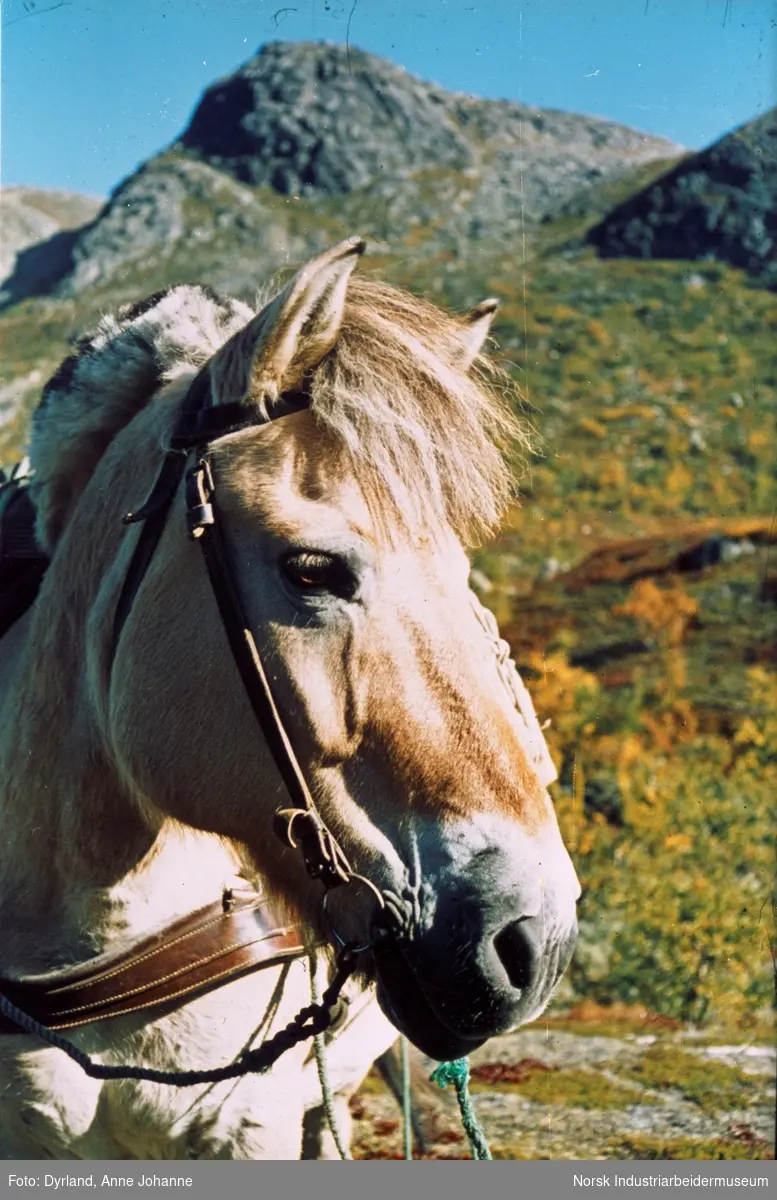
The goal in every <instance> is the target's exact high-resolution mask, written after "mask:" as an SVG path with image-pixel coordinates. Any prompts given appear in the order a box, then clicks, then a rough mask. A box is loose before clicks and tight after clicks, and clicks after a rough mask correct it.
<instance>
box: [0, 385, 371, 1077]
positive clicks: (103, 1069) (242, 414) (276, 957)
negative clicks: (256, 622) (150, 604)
mask: <svg viewBox="0 0 777 1200" xmlns="http://www.w3.org/2000/svg"><path fill="white" fill-rule="evenodd" d="M211 400H212V395H211V386H210V371H209V367H208V365H207V364H206V365H205V366H204V367H203V368H202V369H201V370H200V371H199V373H198V374H197V375H196V376H195V378H194V380H193V381H192V383H191V385H190V387H189V389H188V391H187V393H186V395H185V397H184V400H183V403H182V405H181V408H180V411H179V415H178V420H177V422H176V425H175V427H174V429H173V432H172V434H171V436H170V438H169V441H168V448H167V450H166V451H165V454H164V458H163V460H162V465H161V467H160V469H159V473H158V475H157V478H156V481H155V482H154V485H153V487H152V489H151V492H150V493H149V496H148V498H147V500H146V501H145V502H144V503H143V504H142V505H141V507H140V508H138V509H137V510H136V511H134V512H130V513H128V514H127V515H126V516H125V517H124V518H123V523H124V524H125V525H135V524H140V525H141V526H142V528H141V531H140V536H139V538H138V541H137V542H136V544H135V548H134V550H133V552H132V557H131V559H130V563H129V566H128V568H127V573H126V575H125V577H124V583H123V585H122V589H121V592H120V594H119V599H118V602H117V605H116V612H115V617H114V625H113V638H112V655H111V662H113V659H114V658H115V655H116V652H117V650H118V648H119V643H120V640H121V636H122V633H123V630H124V628H125V625H126V623H127V620H128V618H129V616H130V613H131V611H132V606H133V604H134V601H135V598H136V596H137V594H138V591H139V589H140V587H141V585H142V583H143V579H144V577H145V574H146V571H147V570H148V567H149V565H150V563H151V560H152V558H153V555H154V551H155V550H156V548H157V546H158V544H159V540H160V538H161V536H162V532H163V530H164V528H165V524H166V522H167V518H168V515H169V513H170V510H171V508H172V506H173V503H174V501H175V498H176V496H177V494H178V492H179V490H180V487H181V483H182V482H185V502H186V524H187V529H188V533H189V536H190V537H191V538H192V539H193V540H194V541H197V542H199V544H200V546H201V548H202V552H203V557H204V560H205V566H206V569H207V572H208V578H209V579H210V583H211V587H212V589H213V594H214V597H215V600H216V604H217V606H218V610H219V614H220V616H221V621H222V624H223V626H224V630H225V633H226V635H227V640H228V642H229V646H230V649H231V651H232V656H233V658H234V660H235V664H236V666H237V669H238V672H239V674H240V678H241V680H242V682H243V687H244V689H245V692H246V694H247V696H248V699H249V701H250V704H251V708H252V709H253V712H254V715H255V717H256V720H257V722H258V724H259V728H260V730H261V732H262V735H263V737H264V740H265V742H266V743H267V746H268V748H269V750H270V752H271V754H272V757H273V759H274V761H275V764H276V766H277V768H278V771H279V773H280V775H281V778H282V780H283V783H284V785H285V787H286V790H287V792H288V794H289V797H290V800H291V806H290V807H288V808H282V809H279V810H278V811H277V812H276V815H275V821H274V830H275V832H276V834H277V835H278V836H279V837H280V838H281V839H282V840H283V841H284V842H285V844H286V845H287V846H290V847H292V848H294V849H296V848H299V849H300V850H301V852H302V857H303V861H304V864H305V868H306V870H307V873H308V875H309V876H310V878H311V879H318V880H320V881H321V883H322V884H323V885H324V889H325V890H324V897H323V898H324V900H325V899H326V895H327V894H328V892H329V891H330V890H331V889H332V888H335V887H341V886H342V885H343V884H347V883H351V882H352V881H356V880H358V881H359V882H361V883H363V884H365V885H366V886H367V887H368V888H369V889H370V890H371V891H372V892H373V894H374V896H375V898H376V900H377V902H378V904H379V905H380V907H381V908H385V907H386V905H385V900H384V896H383V894H382V893H381V892H380V890H379V889H378V888H377V887H376V886H375V885H374V884H373V883H372V882H371V881H370V880H369V879H366V878H365V877H364V876H363V875H359V874H358V873H357V872H356V871H354V870H353V868H352V867H351V864H350V863H349V861H348V858H347V856H346V854H345V851H344V850H343V849H342V847H341V846H340V844H339V843H338V841H337V839H336V838H335V836H334V834H333V833H332V832H331V830H330V829H328V828H327V825H326V823H325V822H324V819H323V817H322V816H321V814H320V813H319V811H318V809H317V807H316V804H315V801H314V799H313V796H312V794H311V792H310V789H309V787H308V785H307V782H306V780H305V777H304V775H303V772H302V768H301V767H300V764H299V762H298V760H297V757H296V754H295V753H294V748H293V746H292V744H291V741H290V739H289V736H288V734H287V732H286V729H285V727H284V724H283V720H282V718H281V715H280V713H279V711H278V708H277V705H276V703H275V699H274V697H273V694H272V690H271V688H270V683H269V680H268V679H267V675H266V672H265V670H264V666H263V664H262V660H261V656H260V654H259V651H258V648H257V645H256V641H255V639H254V636H253V633H252V631H251V629H250V626H249V623H248V621H247V619H246V617H245V610H244V608H243V604H242V600H241V597H240V593H239V590H238V587H237V583H236V581H235V578H234V574H233V572H232V570H231V568H230V563H229V556H228V553H227V547H226V544H225V542H224V538H223V536H222V534H221V530H220V528H219V523H218V516H219V511H218V505H217V502H216V483H215V479H214V474H213V465H212V447H213V445H214V443H216V442H218V441H220V440H221V439H222V438H225V437H228V436H230V434H233V433H239V432H241V431H242V430H246V429H251V428H258V427H261V426H262V425H265V424H268V423H269V422H270V421H272V420H277V419H279V418H280V417H283V416H287V415H290V414H291V413H293V412H300V411H302V410H303V409H305V408H307V407H308V405H309V403H310V397H309V394H308V393H307V392H305V391H302V390H298V391H290V392H286V393H284V394H283V395H282V396H281V397H280V398H279V400H278V401H277V402H275V403H274V404H273V406H272V411H271V412H270V413H269V414H268V413H267V411H266V410H262V409H259V408H257V407H255V406H253V405H250V404H249V403H248V402H245V403H232V404H223V405H213V404H212V403H211ZM254 908H255V909H256V910H257V913H259V910H260V905H259V903H258V902H257V903H256V904H255V905H254ZM204 915H205V916H207V918H208V919H207V920H204V921H201V926H202V928H203V929H208V930H209V929H210V928H211V926H212V924H213V921H212V920H211V914H210V910H208V912H207V913H206V914H204ZM231 919H232V916H231V910H229V909H225V911H224V921H225V922H227V921H229V920H231ZM389 920H390V918H389ZM332 932H333V934H334V937H335V939H336V941H337V942H338V944H339V946H340V950H339V953H338V955H337V961H336V966H335V972H334V976H333V978H332V982H331V983H330V985H329V987H328V988H327V990H326V992H325V993H324V995H323V997H322V999H321V1002H320V1003H317V1004H311V1005H308V1006H307V1007H306V1008H304V1009H302V1010H301V1011H300V1012H299V1013H298V1014H297V1016H296V1017H295V1018H294V1020H293V1021H292V1022H291V1023H290V1024H289V1025H288V1026H286V1028H285V1029H282V1030H280V1032H279V1033H277V1034H276V1035H275V1036H274V1037H273V1038H271V1039H269V1040H268V1041H266V1042H264V1043H262V1045H261V1046H259V1047H257V1048H256V1049H250V1050H248V1051H246V1052H245V1053H244V1054H242V1055H241V1056H240V1058H239V1059H238V1060H237V1061H236V1062H234V1063H231V1064H229V1065H228V1066H225V1067H219V1068H214V1069H211V1070H206V1071H183V1072H179V1071H158V1070H153V1069H149V1068H145V1067H140V1066H133V1065H130V1066H125V1067H118V1066H116V1067H114V1066H105V1065H104V1064H101V1063H96V1062H94V1061H93V1060H92V1059H90V1058H89V1056H88V1055H86V1054H84V1053H83V1051H81V1050H80V1049H79V1048H78V1047H76V1046H75V1045H74V1044H73V1043H72V1042H69V1041H67V1040H66V1039H65V1038H63V1037H61V1036H60V1035H59V1034H57V1033H56V1032H54V1030H53V1028H52V1027H51V1026H54V1027H59V1028H66V1027H67V1025H66V1024H65V1022H64V1021H62V1020H61V1019H60V1014H59V1013H57V1011H56V1009H55V1010H54V1015H55V1018H56V1019H55V1020H50V1021H49V1022H47V1023H46V1024H44V1023H43V1022H42V1021H41V1020H39V1019H38V1017H37V1016H32V1015H30V1012H29V1011H25V1010H24V1009H22V1008H21V1007H19V1005H18V1004H17V1003H15V1000H17V999H21V1000H22V1002H23V1003H24V1001H25V999H27V998H29V999H30V1000H31V1003H30V1004H28V1005H26V1007H27V1008H30V1007H32V1008H33V1009H34V1008H37V1009H38V1013H39V1015H45V1013H46V1012H47V1009H46V1003H47V1000H49V997H50V995H52V994H54V993H52V987H54V991H55V992H61V991H62V990H66V988H65V989H63V988H62V987H57V986H55V985H56V984H58V983H59V982H60V980H59V979H58V978H55V976H57V973H54V975H52V976H50V977H46V979H47V980H53V983H49V984H48V992H47V991H46V986H45V985H38V984H36V983H33V982H32V981H31V983H30V984H29V985H15V984H14V982H13V981H2V980H0V984H1V985H2V989H3V991H2V994H0V1032H4V1031H5V1032H11V1030H10V1029H7V1028H6V1029H5V1030H3V1027H2V1018H3V1017H4V1018H6V1021H7V1022H10V1024H11V1027H12V1029H13V1028H14V1027H15V1029H16V1030H18V1029H22V1030H24V1031H26V1032H28V1033H32V1034H34V1035H37V1036H38V1037H41V1038H43V1039H44V1040H45V1041H46V1042H48V1044H49V1045H52V1046H55V1047H56V1048H58V1049H61V1050H63V1051H64V1052H65V1053H66V1054H67V1055H68V1057H70V1058H71V1059H73V1060H74V1061H76V1062H77V1063H78V1064H79V1066H81V1067H82V1069H83V1070H84V1071H85V1072H86V1074H88V1075H90V1076H91V1077H92V1078H96V1079H145V1080H149V1081H152V1082H158V1083H170V1084H174V1085H176V1086H187V1085H191V1084H195V1083H208V1082H216V1081H217V1080H221V1079H231V1078H237V1077H239V1076H241V1075H245V1074H248V1073H249V1072H263V1071H266V1070H268V1069H269V1067H270V1066H272V1065H273V1063H275V1062H276V1061H277V1060H278V1058H280V1056H281V1055H282V1054H284V1053H285V1052H286V1050H288V1049H291V1047H292V1046H294V1045H296V1044H297V1043H298V1042H300V1041H302V1040H305V1039H307V1038H309V1037H313V1036H315V1035H316V1034H318V1033H321V1032H323V1031H324V1030H326V1029H329V1028H331V1027H332V1025H333V1024H334V1023H335V1022H336V1020H337V1019H338V1016H339V1014H340V1011H341V1003H340V1001H341V996H340V993H341V991H342V988H343V987H344V985H345V983H346V982H347V980H348V978H349V976H350V975H351V974H352V972H353V970H354V968H355V965H356V956H357V954H358V953H359V951H361V950H366V949H367V948H368V947H367V946H358V947H357V946H355V945H352V944H347V943H345V942H343V940H342V939H341V938H339V937H338V936H337V934H336V933H334V930H333V931H332ZM197 933H198V936H199V926H198V930H197ZM289 933H290V931H286V930H278V931H275V930H273V933H272V935H271V938H267V937H265V938H264V939H262V938H260V937H251V936H250V935H248V936H246V938H245V940H244V944H245V946H253V945H254V943H258V942H260V941H262V940H264V941H266V942H267V945H266V947H265V946H262V949H261V951H253V952H252V958H251V961H250V962H248V961H246V962H245V963H243V962H241V964H239V967H240V968H242V969H241V973H245V971H246V970H258V969H261V967H262V966H270V965H275V964H276V963H279V962H281V961H283V960H284V959H289V958H292V957H301V956H302V955H303V954H304V953H306V951H305V948H304V946H303V944H302V943H301V942H299V941H298V940H297V941H295V939H294V938H293V937H290V936H289ZM384 933H385V930H384ZM166 937H167V938H168V939H169V944H171V945H172V944H176V945H177V944H178V942H179V941H180V939H179V938H178V937H173V938H172V939H171V937H170V932H169V931H166ZM273 939H274V940H273ZM284 939H285V940H284ZM222 941H223V934H222ZM199 945H200V946H201V947H202V951H204V950H205V949H207V950H210V949H211V946H210V944H209V943H208V945H207V946H205V943H204V942H203V941H202V938H200V943H199ZM230 949H233V947H232V946H230ZM220 950H221V946H220V945H219V951H220ZM147 957H148V956H147V955H142V956H136V957H135V958H133V959H132V960H131V962H130V966H131V967H133V968H134V967H135V963H136V962H140V961H142V959H143V958H147ZM210 957H214V956H210V955H206V954H205V953H204V952H201V953H200V958H199V959H197V958H196V956H195V960H194V965H195V966H196V967H197V968H198V969H199V967H200V965H201V962H205V961H206V960H207V961H209V960H210ZM128 962H129V960H128ZM87 965H88V964H87ZM311 969H312V966H311ZM61 974H62V975H63V977H64V976H67V975H68V972H67V971H66V972H64V973H61ZM108 974H110V975H115V974H116V971H115V969H112V970H111V971H110V972H108ZM232 977H234V972H231V973H230V974H229V978H232ZM91 978H92V976H91V975H90V976H89V982H91ZM221 981H222V982H227V981H228V980H227V979H226V978H222V980H221ZM204 984H205V986H217V984H215V983H214V982H213V978H207V979H205V981H204ZM67 986H70V985H69V984H68V985H67ZM195 986H196V985H193V986H192V988H188V989H187V991H186V994H188V993H189V992H190V991H192V990H194V987H195ZM182 989H183V985H182ZM149 990H151V989H149ZM181 994H182V995H183V994H184V993H183V990H181ZM172 998H173V997H170V996H166V997H165V998H164V999H163V1000H161V1001H158V1002H157V1005H155V1004H154V1003H153V1002H151V1003H149V1004H148V1005H140V1004H139V1005H137V1006H135V1008H134V1009H130V1010H127V1009H124V1011H137V1008H140V1007H144V1008H145V1007H156V1006H158V1004H159V1003H164V1001H165V1000H167V1001H168V1002H169V1000H170V999H172ZM119 999H123V997H120V998H119ZM114 1000H115V998H114V997H111V1003H112V1004H113V1008H111V1009H109V1008H108V1007H107V1006H106V1007H104V1008H103V1011H102V1012H99V1011H98V1009H99V1005H98V1004H97V1003H95V1006H94V1009H93V1010H92V1019H97V1020H99V1019H100V1017H101V1016H112V1015H120V1011H119V1009H118V1008H117V1007H116V1005H115V1003H114ZM49 1003H50V1000H49ZM83 1016H84V1017H85V1019H81V1020H76V1021H70V1022H69V1024H85V1023H88V1021H89V1016H88V1015H87V1013H86V1012H85V1011H84V1013H83Z"/></svg>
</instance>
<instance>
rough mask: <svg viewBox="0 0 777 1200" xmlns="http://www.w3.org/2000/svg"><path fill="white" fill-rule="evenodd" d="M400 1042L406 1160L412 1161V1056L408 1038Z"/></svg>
mask: <svg viewBox="0 0 777 1200" xmlns="http://www.w3.org/2000/svg"><path fill="white" fill-rule="evenodd" d="M399 1040H400V1045H401V1047H402V1117H403V1132H404V1138H405V1158H406V1159H412V1157H413V1110H412V1101H411V1098H410V1055H409V1052H408V1045H407V1038H406V1037H404V1036H403V1037H401V1038H400V1039H399Z"/></svg>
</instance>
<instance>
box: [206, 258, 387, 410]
mask: <svg viewBox="0 0 777 1200" xmlns="http://www.w3.org/2000/svg"><path fill="white" fill-rule="evenodd" d="M364 249H365V243H364V241H362V240H361V239H360V238H359V239H357V238H352V239H348V240H347V241H344V242H340V243H339V245H337V246H334V247H333V248H332V249H331V250H327V251H326V253H325V254H320V255H319V256H318V257H317V258H313V259H311V260H310V262H308V263H306V264H305V266H304V267H302V268H301V269H300V270H299V271H298V272H297V274H296V275H295V276H294V278H293V279H292V280H291V281H290V282H289V283H288V284H287V285H286V287H285V288H284V289H283V291H282V292H280V293H279V294H278V295H277V296H276V297H275V299H274V300H272V301H271V302H270V303H269V304H268V305H267V307H266V308H264V309H263V310H262V312H260V313H259V315H258V316H256V317H254V318H253V320H251V321H249V323H248V325H246V327H245V329H242V330H241V331H240V333H238V334H236V335H235V336H234V337H233V338H231V339H230V340H229V341H228V342H227V343H226V344H225V345H224V346H223V347H222V348H221V350H219V351H218V353H217V354H216V355H214V358H213V360H212V362H211V367H210V374H211V381H212V387H213V392H214V396H215V398H216V401H217V403H220V404H224V403H229V402H231V401H242V400H256V401H259V402H267V401H270V402H271V401H272V400H274V399H276V398H277V397H278V396H280V395H281V394H282V393H283V392H288V391H290V390H292V389H293V388H296V387H299V386H300V384H301V383H302V381H303V379H304V377H305V375H306V373H307V372H308V371H311V370H313V368H314V367H317V366H318V364H319V363H320V362H321V360H322V359H323V358H324V356H325V355H326V354H328V353H329V351H330V350H331V349H332V347H333V346H334V345H335V343H336V341H337V338H338V336H339V333H340V327H341V325H342V320H343V312H344V309H345V298H346V293H347V290H348V281H349V279H350V276H351V272H352V271H353V269H354V267H355V266H356V262H357V259H358V258H359V257H360V255H362V254H363V253H364Z"/></svg>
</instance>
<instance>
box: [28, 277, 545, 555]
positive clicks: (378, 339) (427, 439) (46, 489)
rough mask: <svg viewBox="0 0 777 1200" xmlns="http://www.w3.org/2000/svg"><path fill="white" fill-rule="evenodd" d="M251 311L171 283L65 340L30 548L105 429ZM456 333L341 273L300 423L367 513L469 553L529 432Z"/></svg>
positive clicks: (59, 524)
mask: <svg viewBox="0 0 777 1200" xmlns="http://www.w3.org/2000/svg"><path fill="white" fill-rule="evenodd" d="M269 298H271V297H270V296H268V297H266V298H265V299H266V300H269ZM262 307H264V304H261V305H260V306H259V308H260V309H261V308H262ZM252 316H254V310H253V309H251V308H249V306H248V305H246V304H243V303H242V302H240V301H237V300H233V299H230V298H227V297H223V296H220V295H218V294H217V293H216V292H214V291H213V290H212V289H211V288H209V287H207V286H202V285H189V284H182V285H178V286H176V287H173V288H170V289H168V290H166V291H164V292H158V293H155V294H154V295H153V296H150V297H149V298H148V299H147V300H144V301H142V302H140V303H138V304H134V305H130V306H127V307H125V308H123V309H120V310H119V311H118V312H117V313H116V314H115V315H114V316H105V317H103V318H102V319H101V321H100V322H99V324H98V326H97V328H96V330H95V331H94V333H92V334H90V335H87V336H86V337H84V338H82V339H81V340H80V341H79V342H78V344H77V347H76V351H75V353H74V354H72V355H70V356H69V357H68V358H67V359H66V360H65V361H64V362H63V363H62V365H61V366H60V367H59V369H58V370H57V371H56V372H55V374H54V375H53V376H52V378H51V379H50V380H49V381H48V383H47V384H46V385H45V387H44V389H43V393H42V397H41V401H40V403H39V405H38V407H37V409H36V411H35V414H34V416H33V424H32V433H31V439H30V446H29V454H30V462H31V466H32V468H33V471H34V481H35V482H34V499H35V503H36V506H37V509H38V538H39V541H40V542H41V544H42V546H43V548H44V549H46V550H47V551H48V552H49V553H51V552H52V551H53V549H54V546H55V545H56V542H57V541H58V539H59V537H60V535H61V533H62V530H63V529H64V527H65V525H66V523H67V520H68V518H69V516H70V514H71V513H72V511H73V509H74V507H75V505H76V503H77V501H78V498H79V496H80V494H81V493H82V491H83V489H84V488H85V486H86V484H87V482H88V480H89V478H90V476H91V474H92V473H93V471H94V470H95V468H96V466H97V463H98V461H99V459H100V458H101V457H102V455H103V454H104V453H105V450H106V449H107V447H108V445H109V444H110V442H111V441H112V440H113V438H114V437H115V436H116V435H117V433H118V432H119V431H120V430H121V429H122V428H123V427H124V426H125V425H127V424H128V423H129V422H130V421H131V420H132V418H133V417H134V416H135V415H136V414H137V413H138V412H139V411H140V410H141V409H142V408H144V407H145V406H146V405H147V404H148V403H149V402H151V401H152V399H153V397H154V396H155V395H156V394H157V393H158V391H159V390H160V388H162V387H163V386H165V385H167V384H171V383H173V382H175V381H180V382H181V384H184V383H185V382H186V381H188V380H189V379H190V378H192V377H193V376H194V374H195V373H196V372H197V371H198V370H199V368H200V367H201V366H202V365H203V364H204V363H205V362H207V361H208V359H209V358H211V357H212V355H213V354H215V353H216V351H217V350H218V349H219V348H220V347H221V346H222V345H223V344H224V343H225V342H226V341H227V340H228V339H229V338H230V337H231V336H232V335H233V334H235V333H236V332H238V330H240V329H242V328H243V327H244V326H245V325H246V324H247V323H248V321H249V320H250V319H251V317H252ZM461 324H462V322H461V320H457V318H454V317H451V316H450V315H448V314H446V313H444V312H443V311H442V310H440V309H439V308H437V307H435V306H434V305H432V304H430V303H429V302H427V301H425V300H423V299H420V298H419V297H417V296H414V295H411V294H410V293H408V292H405V291H402V290H400V289H399V288H395V287H392V286H389V285H388V284H385V283H377V282H374V281H371V280H369V279H364V278H359V277H354V278H352V280H351V282H350V285H349V290H348V298H347V302H346V307H345V313H344V318H343V324H342V329H341V334H340V337H339V339H338V342H337V345H336V346H335V348H334V350H333V351H332V352H331V353H330V354H329V355H327V357H326V358H325V359H324V360H323V362H322V363H321V364H320V365H319V366H318V367H317V368H316V369H315V371H314V372H313V373H312V376H311V378H310V380H309V383H308V386H309V390H310V396H311V405H310V407H311V411H312V413H313V415H314V418H315V419H316V420H317V421H318V422H319V423H320V424H321V425H322V426H323V427H324V428H325V429H326V430H327V431H328V432H329V433H330V434H332V435H333V436H334V440H335V442H336V443H338V444H339V445H340V446H341V447H342V448H343V450H344V451H345V453H346V455H347V456H348V458H349V459H350V461H351V463H352V465H353V469H354V471H355V473H356V475H357V478H358V480H359V483H360V485H361V486H362V488H363V489H364V491H365V494H366V495H367V498H368V501H369V502H371V507H373V508H377V509H378V510H381V509H382V510H383V512H384V515H385V513H386V512H387V511H389V510H390V511H392V512H393V513H394V514H395V515H397V516H399V517H400V518H402V517H405V516H407V515H408V510H409V509H410V510H412V512H413V514H414V515H415V516H416V517H418V516H419V515H420V516H422V517H423V518H424V519H425V520H427V521H430V520H431V521H436V522H438V523H443V522H447V524H449V525H450V526H451V527H452V528H453V530H454V531H455V533H456V534H457V536H458V537H459V538H460V539H461V540H462V541H463V542H464V543H465V544H469V543H471V542H473V541H474V540H476V539H479V538H481V537H483V536H485V535H487V534H488V533H490V532H491V531H492V530H493V529H494V528H495V526H496V525H497V523H498V521H499V519H500V516H501V515H502V513H503V511H504V508H505V506H506V505H507V503H508V502H509V500H510V498H511V495H512V489H513V478H514V475H513V471H512V470H511V460H512V459H513V458H514V456H515V451H516V449H517V450H519V451H520V450H521V449H524V450H525V449H527V448H529V446H530V445H531V437H530V432H529V430H528V428H527V427H526V426H525V425H524V424H523V423H522V422H521V421H519V420H518V418H517V417H516V416H515V415H514V411H513V407H514V406H513V404H511V400H514V399H515V398H516V396H517V389H516V388H515V385H514V384H513V383H512V382H511V380H510V378H509V376H508V375H507V374H506V373H505V372H503V371H502V370H500V369H499V368H498V367H497V366H496V365H495V364H494V363H493V362H490V361H489V360H488V359H486V358H484V357H481V356H479V357H478V358H477V359H476V361H475V363H474V364H472V365H471V366H470V367H469V369H466V368H465V367H463V366H462V365H460V363H459V361H458V359H457V354H456V349H455V346H456V343H455V332H456V330H457V328H458V327H460V326H461Z"/></svg>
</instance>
